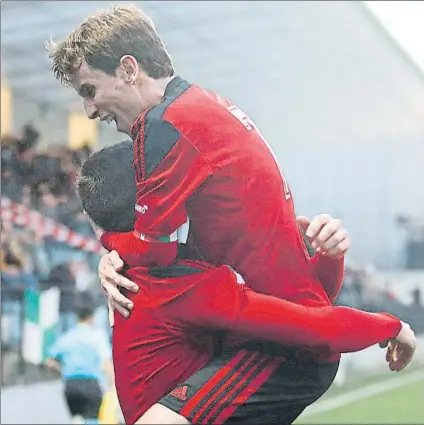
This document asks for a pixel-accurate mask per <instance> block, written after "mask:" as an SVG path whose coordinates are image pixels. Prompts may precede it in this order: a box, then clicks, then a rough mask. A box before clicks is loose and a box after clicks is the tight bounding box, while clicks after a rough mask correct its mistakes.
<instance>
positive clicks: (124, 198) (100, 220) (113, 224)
mask: <svg viewBox="0 0 424 425" xmlns="http://www.w3.org/2000/svg"><path fill="white" fill-rule="evenodd" d="M132 161H133V143H132V142H131V141H125V142H121V143H117V144H115V145H112V146H108V147H105V148H103V149H102V150H100V151H99V152H96V153H94V154H93V155H91V156H90V157H89V158H88V159H87V160H86V161H85V162H84V164H83V165H82V167H81V169H80V171H79V174H78V177H77V187H78V193H79V196H80V198H81V203H82V208H83V209H84V211H85V212H86V213H87V215H88V216H89V217H90V219H91V220H92V221H93V223H94V224H96V225H97V226H99V227H101V228H102V229H103V230H105V231H108V232H129V231H131V230H132V229H133V228H134V222H135V199H136V185H135V178H134V170H133V166H132Z"/></svg>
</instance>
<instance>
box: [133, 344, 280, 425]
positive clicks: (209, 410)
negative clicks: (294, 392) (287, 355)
mask: <svg viewBox="0 0 424 425" xmlns="http://www.w3.org/2000/svg"><path fill="white" fill-rule="evenodd" d="M282 361H283V359H282V358H274V357H271V356H268V355H265V354H263V353H261V352H258V351H251V350H244V349H243V350H225V351H224V353H223V354H222V355H221V356H219V357H216V358H214V359H212V360H211V361H210V362H209V363H208V364H207V365H206V366H205V367H204V368H203V369H201V370H200V371H199V372H197V373H196V374H194V375H193V376H191V377H190V378H189V379H187V380H186V381H185V382H183V383H182V384H180V385H179V386H178V387H177V388H175V389H174V390H173V391H172V392H171V393H169V394H168V395H166V396H165V397H163V398H162V399H161V400H160V401H159V405H161V407H159V406H158V405H156V406H154V407H152V408H151V409H150V410H149V411H148V412H146V414H145V415H144V416H142V417H141V418H140V420H139V421H138V422H137V423H139V424H140V423H142V424H147V423H149V424H162V423H173V424H187V423H193V424H201V423H222V422H224V421H225V419H226V418H228V417H230V416H231V415H232V414H233V411H234V410H235V409H236V408H237V406H238V405H239V404H240V403H244V402H245V401H246V400H247V399H249V397H250V396H251V395H252V394H254V393H255V391H257V390H258V388H260V387H261V386H262V385H263V384H264V382H266V380H268V379H269V377H270V376H271V375H272V374H273V373H274V372H275V370H276V369H277V368H278V366H279V365H280V364H281V362H282ZM171 412H172V413H173V414H172V413H171ZM147 415H148V416H147ZM217 417H219V419H220V420H219V421H216V419H215V418H217Z"/></svg>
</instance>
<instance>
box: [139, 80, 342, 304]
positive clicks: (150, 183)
mask: <svg viewBox="0 0 424 425" xmlns="http://www.w3.org/2000/svg"><path fill="white" fill-rule="evenodd" d="M131 135H132V137H133V140H134V168H135V174H136V181H137V186H138V194H137V205H136V214H137V222H136V226H135V227H136V231H137V233H138V234H140V235H141V239H144V241H147V240H149V237H151V238H160V237H163V236H167V235H168V236H170V239H169V243H168V244H167V245H166V246H163V247H161V248H162V249H163V259H162V262H163V263H165V264H169V263H170V261H171V260H172V258H173V256H175V252H176V237H175V232H176V230H177V228H178V227H179V226H181V225H182V224H183V223H185V222H186V220H187V219H188V218H189V219H190V230H189V235H188V240H187V246H188V248H189V251H190V252H191V254H192V255H195V256H197V257H198V258H201V259H204V260H206V261H208V262H211V263H213V264H228V265H230V266H231V267H233V268H234V269H235V270H236V271H237V272H238V273H240V274H241V275H242V276H243V278H244V279H245V281H246V282H247V283H248V284H249V286H250V287H251V288H252V289H254V290H256V291H258V292H261V293H265V294H270V295H274V296H277V297H280V298H284V299H287V300H292V301H294V302H297V303H301V304H303V305H309V306H325V305H330V303H331V302H330V299H329V296H328V294H327V293H326V291H325V288H324V287H323V284H324V285H325V284H326V282H324V281H323V279H320V278H319V277H321V276H322V274H321V275H320V274H319V273H318V272H317V270H316V268H315V264H314V263H315V262H316V261H317V260H318V259H319V256H317V255H315V256H312V257H311V256H310V254H309V253H308V250H307V247H306V246H305V243H304V240H303V238H302V235H301V233H300V231H299V228H298V225H297V222H296V217H295V213H294V206H293V198H292V195H291V192H290V190H289V187H288V185H287V182H286V180H285V178H284V175H283V174H282V173H281V171H280V169H279V167H278V165H277V162H276V160H275V158H274V155H273V153H272V151H271V149H270V147H269V146H268V145H267V143H266V141H265V140H264V138H263V137H262V135H261V134H260V133H259V131H258V130H257V128H256V127H255V125H254V123H253V122H252V121H251V120H250V119H249V118H248V117H247V116H246V115H245V114H244V113H243V112H242V111H241V110H240V109H238V108H237V107H236V106H234V105H233V104H231V102H229V101H227V100H225V99H223V98H221V97H220V96H219V95H217V94H215V93H212V92H208V91H205V90H203V89H202V88H200V87H197V86H193V85H190V84H189V83H188V82H186V81H184V80H182V79H181V78H179V77H175V78H174V79H173V80H172V81H171V82H170V83H169V84H168V86H167V89H166V92H165V96H164V98H163V101H162V102H161V103H160V104H159V105H157V106H155V107H153V108H151V109H149V110H147V111H145V112H144V113H143V114H142V115H141V116H140V117H139V118H138V120H137V121H136V122H135V123H134V124H133V126H132V128H131ZM173 234H174V237H172V235H173ZM144 241H141V242H140V245H144V246H145V249H144V251H143V250H142V249H141V248H140V252H142V251H143V254H142V255H140V257H141V258H151V256H149V255H146V252H148V251H149V249H156V251H157V244H154V243H150V244H149V243H148V242H145V243H144ZM149 245H150V248H149ZM161 245H165V244H161ZM156 258H157V257H156ZM160 262H161V261H160V259H159V260H158V263H160ZM327 263H328V260H327ZM333 269H334V267H333ZM340 269H342V264H341V265H340V264H339V265H338V270H340ZM327 277H329V281H330V282H329V286H331V288H329V291H328V292H329V293H330V294H331V296H333V295H334V292H336V293H337V290H334V286H336V287H338V285H339V284H340V283H341V282H340V273H337V274H336V275H334V277H333V278H332V279H331V274H327Z"/></svg>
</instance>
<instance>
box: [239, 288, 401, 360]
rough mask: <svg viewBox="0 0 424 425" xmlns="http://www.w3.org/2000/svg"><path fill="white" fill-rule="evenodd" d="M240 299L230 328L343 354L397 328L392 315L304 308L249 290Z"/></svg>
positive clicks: (387, 336) (390, 334) (389, 335)
mask: <svg viewBox="0 0 424 425" xmlns="http://www.w3.org/2000/svg"><path fill="white" fill-rule="evenodd" d="M241 302H242V304H241V306H240V310H239V317H238V319H237V321H236V322H235V323H234V324H233V325H232V326H231V328H232V330H233V331H236V332H239V333H243V334H246V335H249V336H250V337H254V338H259V339H262V340H270V341H274V342H277V343H281V344H290V345H296V346H297V345H299V346H303V347H317V346H326V347H328V349H329V350H330V351H331V352H337V353H347V352H354V351H359V350H362V349H364V348H367V347H370V346H371V345H374V344H376V343H379V342H382V341H385V340H387V339H390V338H393V337H395V336H397V334H398V333H399V331H400V329H401V322H400V320H398V319H397V318H395V317H393V316H390V315H387V314H383V313H366V312H363V311H360V310H355V309H351V308H348V307H305V306H300V305H297V304H294V303H291V302H289V301H285V300H281V299H278V298H274V297H269V296H266V295H262V294H258V293H255V292H253V291H249V292H245V296H244V297H242V298H241Z"/></svg>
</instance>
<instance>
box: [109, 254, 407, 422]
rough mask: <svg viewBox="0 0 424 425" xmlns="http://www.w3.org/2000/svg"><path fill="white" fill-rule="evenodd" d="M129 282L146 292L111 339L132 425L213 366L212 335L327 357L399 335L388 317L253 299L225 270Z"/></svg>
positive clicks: (152, 274)
mask: <svg viewBox="0 0 424 425" xmlns="http://www.w3.org/2000/svg"><path fill="white" fill-rule="evenodd" d="M126 274H127V277H129V278H130V279H132V280H133V281H134V282H136V283H137V284H138V285H139V287H140V290H139V292H138V293H137V294H134V293H129V294H127V295H128V296H129V297H130V298H131V299H132V301H133V302H134V306H135V308H134V311H133V313H132V314H131V316H130V318H129V319H124V318H123V317H122V316H121V315H120V314H115V326H114V331H113V360H114V367H115V384H116V388H117V393H118V397H119V400H120V404H121V407H122V410H123V413H124V416H125V420H126V423H134V422H135V421H136V420H137V419H138V418H139V417H140V416H141V415H142V414H143V413H144V412H145V411H146V410H147V409H148V408H149V407H151V406H152V405H153V404H154V403H156V402H157V401H158V400H159V399H160V398H162V397H163V396H164V395H166V394H167V393H168V392H169V391H171V390H173V389H174V388H175V387H176V386H177V385H178V384H180V383H181V382H183V381H184V380H185V379H187V378H188V377H189V376H191V375H192V374H193V373H195V372H197V371H198V370H200V369H201V368H202V367H203V366H204V365H205V364H206V363H207V361H208V360H209V359H210V357H211V356H212V354H213V349H214V343H215V340H214V339H215V337H214V334H213V333H212V332H211V331H213V330H230V331H233V332H234V333H238V334H244V335H249V337H250V338H252V339H257V340H259V339H261V340H267V341H271V342H276V343H279V344H283V343H284V344H286V345H289V346H292V347H296V346H302V347H309V348H312V349H316V348H319V350H320V352H322V353H323V354H324V356H329V355H331V353H334V352H335V353H339V352H350V351H357V350H361V349H363V348H366V347H369V346H370V345H373V344H375V343H377V342H380V341H383V340H386V339H389V338H392V337H394V336H395V335H396V334H397V333H398V332H399V330H400V327H401V323H400V321H399V320H398V319H396V318H394V317H392V316H390V315H386V314H372V313H365V312H361V311H358V310H354V309H350V308H347V307H332V306H330V307H322V308H315V307H305V306H301V305H298V304H295V303H292V302H289V301H286V300H282V299H278V298H275V297H270V296H267V295H263V294H258V293H255V292H254V291H252V290H250V289H248V288H247V287H246V286H245V285H243V284H240V283H239V281H238V280H237V276H236V274H235V273H234V272H233V271H232V270H231V269H230V268H229V267H227V266H221V267H211V266H210V265H208V264H205V263H199V262H187V261H185V262H177V263H175V264H174V265H172V266H171V267H162V268H160V267H157V268H154V269H150V270H148V269H147V268H141V267H138V268H133V269H130V270H129V271H127V273H126ZM196 328H197V330H196ZM200 328H202V329H203V330H200ZM364 329H366V330H367V332H363V330H364ZM177 396H184V394H178V395H177Z"/></svg>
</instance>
